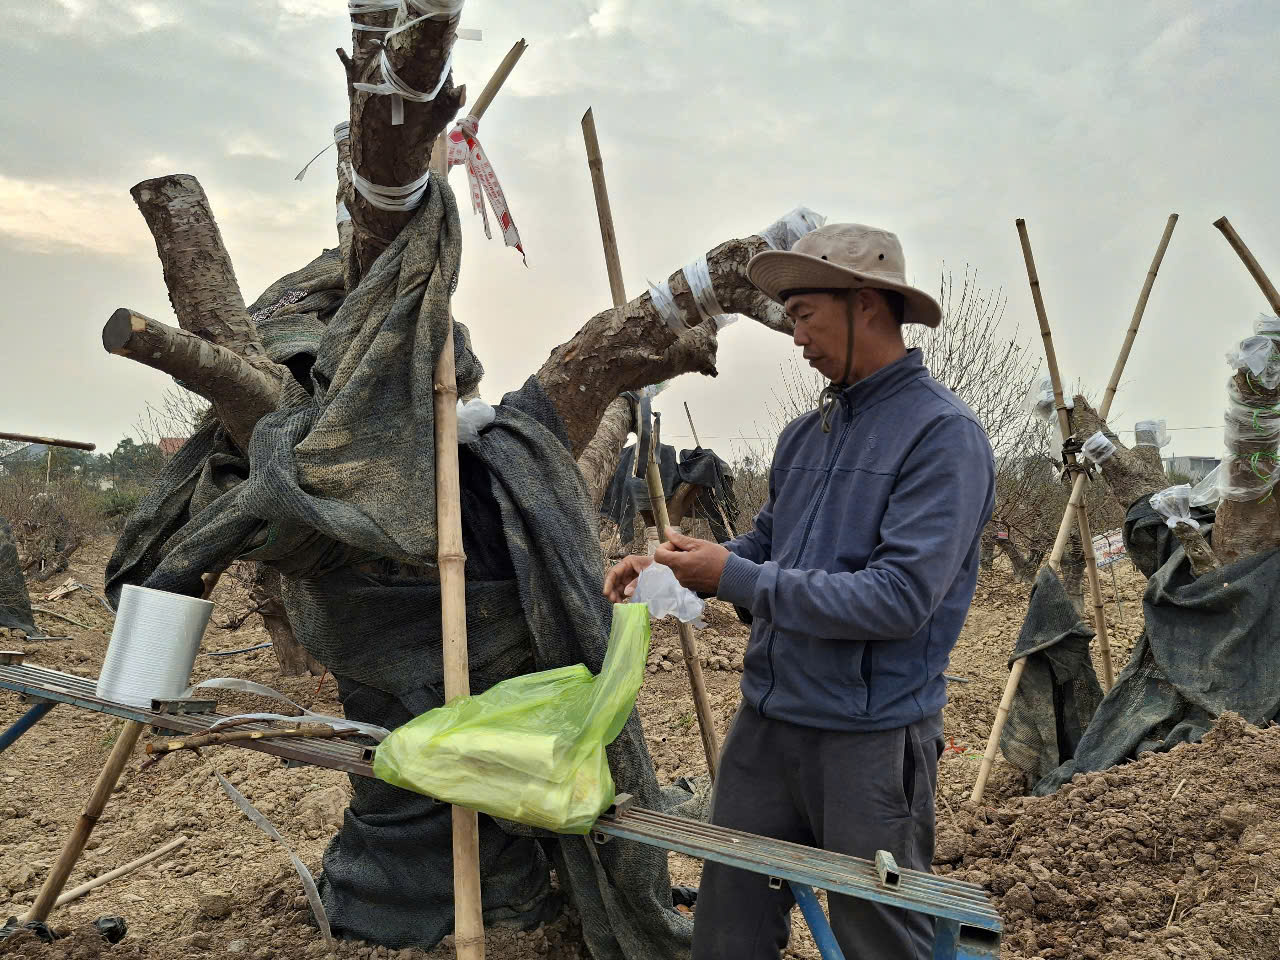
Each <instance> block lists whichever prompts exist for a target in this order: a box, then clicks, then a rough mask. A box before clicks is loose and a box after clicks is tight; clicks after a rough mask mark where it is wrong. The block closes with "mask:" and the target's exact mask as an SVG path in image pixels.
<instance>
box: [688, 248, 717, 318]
mask: <svg viewBox="0 0 1280 960" xmlns="http://www.w3.org/2000/svg"><path fill="white" fill-rule="evenodd" d="M684 278H685V279H686V280H687V281H689V292H690V293H691V294H693V302H694V303H695V304H697V307H698V315H699V316H700V317H701V318H702V319H703V320H711V319H713V318H715V317H719V316H722V315H723V314H724V313H725V309H724V307H722V306H720V301H719V300H717V299H716V292H715V289H714V288H713V287H712V286H711V268H710V267H708V266H707V258H706V256H705V255H703V256H701V257H699V258H698V259H697V260H695V261H693V263H691V264H689V266H687V267H685V268H684Z"/></svg>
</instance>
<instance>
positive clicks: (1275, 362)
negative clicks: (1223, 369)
mask: <svg viewBox="0 0 1280 960" xmlns="http://www.w3.org/2000/svg"><path fill="white" fill-rule="evenodd" d="M1227 365H1228V366H1230V367H1232V368H1233V369H1236V370H1248V371H1249V376H1250V379H1251V380H1255V381H1257V382H1258V383H1260V384H1262V386H1263V387H1265V388H1266V389H1267V390H1274V389H1275V388H1276V387H1278V386H1280V352H1277V351H1276V345H1275V341H1273V340H1272V339H1271V337H1270V336H1266V335H1261V334H1260V335H1258V336H1254V337H1246V338H1245V339H1243V340H1241V341H1240V342H1239V343H1237V344H1236V345H1235V346H1234V347H1232V348H1231V349H1230V350H1228V351H1227Z"/></svg>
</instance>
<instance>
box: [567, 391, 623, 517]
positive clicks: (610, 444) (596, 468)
mask: <svg viewBox="0 0 1280 960" xmlns="http://www.w3.org/2000/svg"><path fill="white" fill-rule="evenodd" d="M631 427H632V423H631V404H629V403H628V402H627V401H626V398H625V397H618V398H617V399H616V400H614V401H613V402H612V403H611V404H609V406H608V407H607V408H606V409H605V412H604V416H603V417H602V418H601V419H600V426H599V427H598V428H597V429H596V435H595V436H594V437H592V438H591V442H590V443H588V444H587V446H586V449H585V450H583V451H582V456H580V457H578V469H579V470H581V471H582V476H583V478H584V479H585V480H586V481H587V491H588V493H589V494H590V496H591V502H592V503H594V504H595V505H596V506H597V507H598V506H600V504H601V502H603V500H604V492H605V491H606V490H607V489H609V481H610V480H612V479H613V475H614V473H616V472H617V470H618V455H619V454H620V453H621V452H622V448H623V447H624V446H626V443H627V437H628V436H630V434H631V432H632V431H631Z"/></svg>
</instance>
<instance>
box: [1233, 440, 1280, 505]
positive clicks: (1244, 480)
mask: <svg viewBox="0 0 1280 960" xmlns="http://www.w3.org/2000/svg"><path fill="white" fill-rule="evenodd" d="M1277 468H1280V458H1277V456H1276V455H1275V454H1274V453H1265V452H1259V453H1253V454H1250V455H1248V456H1241V455H1239V454H1234V453H1228V454H1227V455H1226V456H1225V457H1223V458H1222V463H1220V464H1219V465H1218V493H1219V494H1220V495H1221V496H1222V499H1223V500H1234V501H1236V502H1237V503H1243V502H1246V501H1249V500H1264V499H1266V498H1267V497H1269V496H1270V495H1271V491H1272V489H1273V488H1274V487H1275V485H1276V480H1277V479H1280V472H1278V469H1277Z"/></svg>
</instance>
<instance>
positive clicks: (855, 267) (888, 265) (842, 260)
mask: <svg viewBox="0 0 1280 960" xmlns="http://www.w3.org/2000/svg"><path fill="white" fill-rule="evenodd" d="M747 277H748V278H749V279H750V280H751V282H752V283H754V284H755V285H756V286H757V287H759V288H760V290H761V291H763V293H764V294H765V296H767V297H769V298H770V299H772V300H776V301H778V302H779V303H782V302H783V301H784V300H785V299H786V297H787V294H788V293H789V292H791V291H796V292H798V291H801V290H856V289H858V288H859V287H872V288H874V289H877V290H896V291H897V292H898V293H900V294H902V295H903V298H904V299H905V301H906V310H905V312H904V315H903V322H904V323H922V324H924V325H925V326H926V327H936V326H937V325H938V324H940V323H941V322H942V308H941V307H940V306H939V305H938V301H937V300H935V299H934V298H933V297H931V296H929V294H927V293H925V292H924V291H923V290H918V289H916V288H915V287H913V286H911V284H909V283H907V277H906V259H905V258H904V257H903V255H902V244H901V243H899V242H898V238H897V236H896V235H895V234H892V233H890V232H889V231H888V230H880V229H878V228H877V227H867V226H863V225H862V224H860V223H829V224H827V225H826V226H825V227H819V228H818V229H817V230H813V231H811V232H809V233H806V234H805V235H804V236H803V237H801V238H800V239H799V240H797V241H796V242H795V245H794V246H793V247H792V248H791V249H790V250H785V251H784V250H766V251H764V252H763V253H758V254H756V255H755V256H754V257H752V258H751V261H750V262H749V263H748V264H747Z"/></svg>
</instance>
